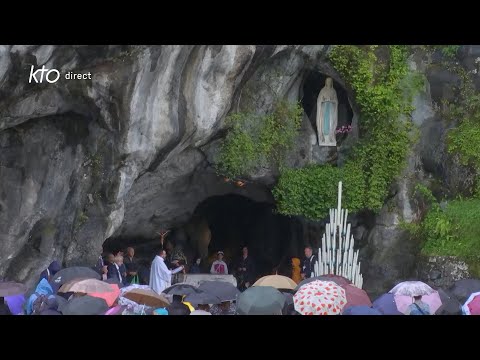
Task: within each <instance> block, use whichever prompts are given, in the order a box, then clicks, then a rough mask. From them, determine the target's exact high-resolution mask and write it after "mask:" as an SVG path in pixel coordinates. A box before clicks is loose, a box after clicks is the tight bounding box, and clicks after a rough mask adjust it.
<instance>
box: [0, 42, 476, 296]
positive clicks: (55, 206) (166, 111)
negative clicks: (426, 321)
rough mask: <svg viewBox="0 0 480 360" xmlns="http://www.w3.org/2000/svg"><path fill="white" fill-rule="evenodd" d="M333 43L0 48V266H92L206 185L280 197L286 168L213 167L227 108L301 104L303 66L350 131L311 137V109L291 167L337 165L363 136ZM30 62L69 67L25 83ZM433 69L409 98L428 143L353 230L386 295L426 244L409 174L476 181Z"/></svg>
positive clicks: (457, 184)
mask: <svg viewBox="0 0 480 360" xmlns="http://www.w3.org/2000/svg"><path fill="white" fill-rule="evenodd" d="M329 48H330V46H324V45H277V46H274V45H267V46H260V45H239V46H236V45H224V46H222V45H208V46H207V45H191V46H187V45H178V46H176V45H166V46H126V45H118V46H117V45H115V46H113V45H110V46H85V45H77V46H73V45H72V46H69V45H62V46H57V45H43V46H39V45H28V46H27V45H15V46H12V45H2V46H0V277H5V278H9V279H13V280H18V281H25V282H27V283H29V284H31V283H33V282H34V281H35V280H36V279H37V278H38V275H39V273H40V271H41V270H42V269H44V268H45V267H47V266H48V264H49V263H50V262H51V261H52V260H53V259H56V260H58V261H60V262H63V264H64V265H66V266H70V265H76V264H82V265H85V264H92V265H93V264H94V263H95V260H96V258H97V256H98V255H99V253H100V252H101V250H102V244H103V242H104V241H105V240H106V239H107V238H109V237H112V236H113V237H118V238H122V237H124V238H127V237H128V238H132V239H133V238H138V239H150V240H151V239H154V238H156V237H157V234H156V232H157V231H159V230H160V229H164V228H170V227H175V226H184V225H186V224H188V223H189V221H190V220H191V217H192V214H193V213H194V211H195V208H196V207H197V206H198V205H199V204H200V203H201V202H202V201H203V200H205V199H207V198H209V197H211V196H215V195H224V194H237V195H243V196H246V197H248V198H250V199H252V200H255V201H259V202H269V203H272V202H273V199H272V196H271V193H270V189H271V187H272V186H273V185H274V184H275V182H276V181H277V179H278V174H279V173H278V169H270V168H262V169H257V171H255V172H254V173H252V174H249V175H248V179H246V180H247V181H249V186H248V187H247V188H244V187H238V186H235V185H234V184H232V183H231V182H225V181H224V179H223V178H221V177H219V176H218V175H217V174H216V173H215V171H214V168H213V167H212V164H213V163H214V162H215V156H216V154H218V149H219V145H220V142H221V139H222V138H223V137H224V136H225V133H226V128H225V121H224V120H225V118H226V116H227V115H228V114H229V113H231V112H233V111H237V110H242V111H244V110H249V111H254V112H257V113H267V112H268V111H270V110H271V109H272V107H273V105H274V103H275V100H276V99H278V98H286V99H289V100H291V101H299V100H300V99H301V98H302V96H303V93H302V92H303V84H304V81H305V74H306V72H311V71H320V72H322V73H323V74H325V75H326V76H331V77H332V78H333V79H334V80H335V82H336V83H337V84H339V86H343V87H345V90H346V92H347V93H348V98H349V99H348V100H349V101H350V103H351V107H352V108H353V109H354V110H353V113H354V115H353V122H352V126H353V128H354V131H353V133H352V134H353V135H352V137H351V138H350V139H347V140H346V141H345V142H344V143H343V144H342V146H343V148H340V149H339V151H338V154H332V153H331V152H330V150H329V151H326V150H325V149H322V148H319V147H318V145H316V143H315V141H314V139H315V129H314V127H313V126H312V122H311V119H309V117H308V116H304V118H303V120H302V127H301V131H300V136H299V138H298V139H297V142H296V145H295V147H294V150H293V151H292V153H291V154H290V155H289V158H288V164H289V166H292V167H303V166H305V165H307V164H310V163H326V162H330V163H335V162H337V163H341V162H342V161H343V158H344V153H345V152H346V150H347V149H349V148H350V147H352V146H353V145H354V144H353V143H354V142H355V141H356V140H357V138H358V137H359V134H358V123H359V122H361V117H360V116H359V114H358V111H357V110H356V109H357V107H356V105H355V104H354V103H353V102H354V96H353V94H352V93H351V90H350V89H348V86H346V84H344V82H343V80H342V79H341V78H340V77H339V75H338V74H337V73H336V72H335V71H334V70H333V68H332V67H331V66H330V65H329V64H328V62H327V61H326V54H327V52H328V50H329ZM479 49H480V47H478V46H470V47H464V48H463V49H462V54H463V58H462V63H464V64H465V66H466V67H467V68H468V69H470V70H472V71H474V70H475V68H476V67H478V62H476V60H475V59H476V58H477V57H479V56H480V50H479ZM32 65H34V68H35V69H38V68H41V67H42V66H43V65H45V67H46V68H48V69H57V70H58V71H60V73H61V75H62V76H61V77H60V79H59V80H58V81H57V82H55V83H48V82H45V81H44V82H43V83H29V76H30V69H31V66H32ZM417 65H418V66H419V67H421V65H422V64H417ZM69 71H72V72H74V73H91V80H66V79H65V78H64V75H65V74H66V73H68V72H69ZM427 80H428V81H427V84H426V88H425V89H424V91H423V92H422V93H421V94H420V95H419V96H418V98H417V99H415V105H416V107H417V110H416V111H415V113H414V119H413V120H414V123H415V124H416V125H417V127H418V128H419V131H420V141H419V143H418V145H417V146H416V147H415V148H414V149H412V152H411V154H410V155H409V159H408V166H407V168H406V169H405V172H404V173H403V174H402V176H401V177H400V178H399V179H398V181H397V182H396V183H395V184H394V185H393V186H392V191H391V198H390V199H389V201H388V204H386V205H385V208H384V209H382V211H381V212H380V214H377V215H375V216H371V217H370V219H369V221H368V224H367V223H359V224H358V229H354V231H355V232H356V234H359V236H361V239H359V244H360V246H362V251H361V256H362V261H363V262H362V264H363V265H362V266H364V270H363V271H362V272H363V273H364V274H365V279H366V286H367V288H368V287H370V288H371V289H374V290H376V291H379V292H380V291H382V290H385V289H386V287H388V286H390V284H391V283H393V282H394V281H395V280H396V279H398V278H399V277H406V276H409V274H411V272H412V271H413V268H414V263H415V256H416V253H417V251H418V246H417V244H415V243H413V242H412V241H411V240H410V239H408V237H407V236H406V234H405V232H404V231H403V230H402V229H401V227H400V226H399V225H400V223H401V222H402V221H406V222H409V221H411V220H412V219H415V218H416V217H417V216H418V209H417V208H416V204H415V203H414V201H413V200H412V197H411V193H412V189H413V188H414V186H415V184H416V183H418V181H421V180H423V179H425V178H428V177H429V176H430V175H432V174H434V175H435V176H439V177H442V178H445V179H446V185H445V186H446V187H447V189H448V190H449V191H451V192H452V193H455V191H457V192H458V190H456V189H458V188H465V187H467V186H468V185H469V184H470V183H471V181H472V174H471V173H469V171H468V169H463V168H461V167H460V166H459V165H458V166H457V165H456V164H457V163H456V160H455V159H454V158H451V157H450V156H449V155H448V154H447V152H446V150H445V134H446V132H447V131H448V128H449V126H451V125H449V124H447V123H446V122H445V121H444V120H443V119H441V118H440V117H439V115H438V114H437V112H436V111H435V103H436V102H438V101H440V100H441V99H444V98H451V96H453V95H452V94H453V87H454V85H455V84H456V82H457V80H458V79H457V78H456V77H455V76H454V75H453V74H451V73H449V72H448V71H445V70H442V69H437V70H435V71H431V72H429V73H427ZM309 116H310V115H309ZM320 227H321V226H320ZM298 234H300V231H299V232H298ZM298 234H297V235H298ZM312 236H313V237H312V239H313V238H317V234H313V235H312ZM320 237H321V234H318V238H320ZM295 241H297V242H299V243H301V242H302V239H301V238H300V236H297V237H296V240H295ZM269 246H270V245H269ZM300 246H301V245H300ZM272 247H273V245H272ZM202 251H203V252H204V251H205V249H204V247H203V248H202Z"/></svg>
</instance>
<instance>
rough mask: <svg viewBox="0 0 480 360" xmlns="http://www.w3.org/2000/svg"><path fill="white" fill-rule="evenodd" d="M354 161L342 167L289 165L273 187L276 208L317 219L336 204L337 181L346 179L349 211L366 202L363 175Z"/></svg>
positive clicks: (346, 202)
mask: <svg viewBox="0 0 480 360" xmlns="http://www.w3.org/2000/svg"><path fill="white" fill-rule="evenodd" d="M360 174H361V172H360V171H359V170H358V169H355V165H354V164H347V165H346V166H345V167H343V168H338V167H333V166H331V165H325V166H316V165H313V166H307V167H305V168H302V169H286V170H284V171H283V172H282V176H281V177H280V180H279V182H278V184H277V186H276V187H275V188H274V189H273V196H274V197H275V199H276V201H277V209H278V211H279V212H280V213H281V214H288V215H302V216H305V217H306V218H309V219H312V220H315V219H318V218H321V217H323V216H325V215H326V214H328V210H329V209H330V208H334V207H336V204H337V186H338V181H340V180H342V181H343V188H344V191H343V203H344V204H345V207H346V208H348V209H350V211H356V210H360V209H361V208H362V205H363V193H362V191H363V189H365V185H364V184H362V182H363V180H364V179H363V177H362V176H361V175H360Z"/></svg>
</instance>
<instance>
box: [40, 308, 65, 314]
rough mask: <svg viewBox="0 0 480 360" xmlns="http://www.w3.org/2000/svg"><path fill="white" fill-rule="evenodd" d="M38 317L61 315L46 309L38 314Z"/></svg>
mask: <svg viewBox="0 0 480 360" xmlns="http://www.w3.org/2000/svg"><path fill="white" fill-rule="evenodd" d="M39 315H62V313H61V312H59V311H57V310H52V309H47V310H43V311H42V312H40V314H39Z"/></svg>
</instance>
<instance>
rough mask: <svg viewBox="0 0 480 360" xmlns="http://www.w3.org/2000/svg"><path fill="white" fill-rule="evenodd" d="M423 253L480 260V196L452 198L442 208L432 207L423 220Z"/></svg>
mask: <svg viewBox="0 0 480 360" xmlns="http://www.w3.org/2000/svg"><path fill="white" fill-rule="evenodd" d="M421 226H422V233H423V236H424V239H425V244H424V246H423V249H422V252H423V253H424V254H426V255H440V256H458V257H459V258H461V259H463V260H465V261H467V263H471V264H475V263H476V264H478V263H479V261H480V199H458V200H453V201H451V202H450V203H449V204H448V205H447V206H446V207H445V209H444V210H442V209H440V208H436V209H432V210H431V211H430V212H429V213H428V214H427V216H426V217H425V219H424V220H423V222H422V225H421Z"/></svg>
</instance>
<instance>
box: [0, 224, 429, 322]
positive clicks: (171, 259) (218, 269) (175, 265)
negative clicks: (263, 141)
mask: <svg viewBox="0 0 480 360" xmlns="http://www.w3.org/2000/svg"><path fill="white" fill-rule="evenodd" d="M166 234H167V232H164V233H162V234H161V241H160V244H159V247H158V249H157V250H156V254H155V257H154V259H153V261H152V262H151V264H150V266H148V265H145V264H142V263H141V262H140V261H137V258H136V255H135V249H134V248H133V247H128V248H126V249H125V251H117V252H116V253H111V252H106V253H104V254H102V256H100V257H99V258H98V261H97V263H96V265H95V266H94V269H95V270H96V271H97V272H98V274H99V275H101V277H102V279H103V280H104V281H107V282H110V283H112V284H117V285H118V286H119V288H126V287H131V286H135V285H139V286H146V287H148V288H149V289H152V290H153V291H154V292H155V293H157V294H162V293H163V292H164V291H165V290H166V289H168V288H170V287H171V285H172V283H175V282H176V281H175V280H174V277H175V276H176V274H178V273H184V274H215V275H233V276H235V278H236V280H237V288H238V290H239V291H245V290H246V289H248V288H250V287H251V286H252V285H253V284H254V282H255V281H256V280H257V279H258V277H259V276H262V275H265V274H257V272H256V266H255V260H254V258H253V257H252V256H250V255H249V249H248V247H247V246H243V247H242V248H241V253H240V254H239V257H238V259H236V261H231V262H229V264H230V266H229V265H228V264H227V261H226V259H225V254H224V252H223V251H221V250H220V251H217V252H216V259H215V260H213V261H212V262H211V263H208V262H207V261H206V259H201V258H199V257H197V258H195V260H194V261H193V263H192V264H191V265H190V264H189V263H188V261H187V257H186V256H185V254H184V253H183V250H182V248H181V247H174V246H172V243H171V242H169V241H164V240H165V235H166ZM304 255H305V256H304V258H303V259H302V260H301V259H299V258H297V257H292V258H290V264H289V265H290V266H289V274H288V277H290V278H291V279H292V280H293V281H294V282H295V283H296V284H299V283H300V282H302V281H303V280H305V279H309V278H311V277H313V276H314V266H315V263H316V262H317V256H316V255H315V254H314V253H313V248H312V247H310V246H306V247H305V248H304ZM204 261H205V264H204V263H203V262H204ZM60 270H61V265H60V264H59V263H58V262H57V261H53V262H52V263H51V264H50V265H49V266H48V268H46V269H45V270H44V271H43V272H42V273H41V274H40V278H39V281H38V283H37V286H36V289H35V291H34V293H32V294H31V295H30V296H29V297H28V299H27V301H26V302H25V305H26V306H25V313H26V314H27V315H30V314H36V313H39V312H42V311H44V310H46V309H47V310H48V309H52V308H55V305H56V304H55V301H56V299H58V297H56V296H55V295H56V294H55V291H54V289H53V288H52V285H51V284H52V283H51V281H52V279H53V277H54V276H55V274H56V273H57V272H58V271H60ZM274 273H275V272H273V274H274ZM69 296H70V297H69V299H71V298H72V296H75V295H72V294H70V295H69ZM184 297H185V296H179V295H173V298H172V299H171V303H170V304H169V305H168V306H167V307H166V308H165V309H158V311H157V312H156V313H153V314H155V315H162V314H163V313H162V312H164V311H165V312H166V314H168V315H187V314H192V315H233V314H235V313H236V308H235V306H236V305H235V302H233V301H224V302H222V303H220V304H216V305H213V306H209V305H205V304H197V305H196V307H195V308H194V307H193V306H192V304H190V303H189V302H187V301H184ZM69 299H66V300H69ZM0 300H1V301H0V314H8V313H9V310H8V307H7V306H6V304H5V302H4V299H3V298H0ZM286 313H288V314H298V313H297V312H296V311H295V310H294V309H293V304H291V303H290V308H288V309H286ZM408 313H409V314H411V315H429V314H430V309H429V306H428V304H426V303H424V302H423V301H422V297H421V296H416V297H415V298H414V302H413V303H412V304H411V305H410V306H409V309H408Z"/></svg>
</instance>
